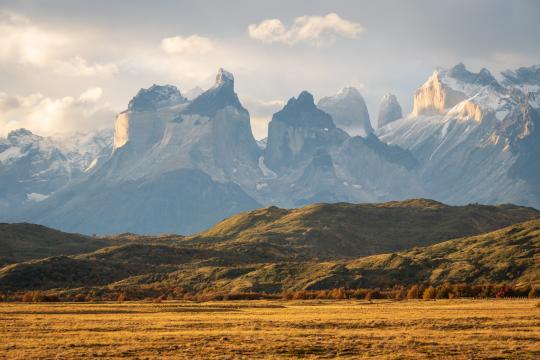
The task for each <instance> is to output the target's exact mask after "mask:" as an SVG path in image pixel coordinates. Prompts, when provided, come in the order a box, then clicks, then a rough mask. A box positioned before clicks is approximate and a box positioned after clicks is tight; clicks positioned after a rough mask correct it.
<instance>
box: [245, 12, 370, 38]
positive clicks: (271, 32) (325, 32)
mask: <svg viewBox="0 0 540 360" xmlns="http://www.w3.org/2000/svg"><path fill="white" fill-rule="evenodd" d="M363 30H364V29H363V27H362V26H361V25H360V24H358V23H355V22H352V21H348V20H345V19H343V18H341V17H340V16H339V15H338V14H336V13H330V14H328V15H326V16H300V17H297V18H295V19H294V22H293V24H292V25H291V26H290V27H289V28H287V27H286V26H285V25H284V24H283V22H282V21H281V20H279V19H268V20H264V21H262V22H261V23H259V24H251V25H249V26H248V33H249V36H250V37H251V38H252V39H255V40H260V41H263V42H266V43H275V42H278V43H284V44H288V45H293V44H296V43H308V44H311V45H317V46H318V45H322V44H326V43H331V42H334V41H335V39H336V36H341V37H345V38H349V39H354V38H356V37H357V36H358V35H359V34H360V32H362V31H363Z"/></svg>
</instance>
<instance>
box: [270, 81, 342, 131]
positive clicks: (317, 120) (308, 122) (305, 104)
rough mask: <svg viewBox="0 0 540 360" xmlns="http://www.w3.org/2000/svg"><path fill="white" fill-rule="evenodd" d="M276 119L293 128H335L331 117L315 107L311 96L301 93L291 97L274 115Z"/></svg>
mask: <svg viewBox="0 0 540 360" xmlns="http://www.w3.org/2000/svg"><path fill="white" fill-rule="evenodd" d="M272 119H276V120H279V121H282V122H285V123H288V124H290V125H293V126H300V127H315V128H327V129H329V128H335V125H334V123H333V121H332V117H331V116H330V115H328V114H327V113H325V112H324V111H322V110H320V109H319V108H317V106H315V100H314V99H313V95H312V94H311V93H309V92H308V91H306V90H304V91H302V92H301V93H300V94H299V95H298V97H292V98H290V99H289V101H287V104H286V105H285V106H284V107H283V109H281V110H280V111H278V112H277V113H275V114H274V116H273V117H272Z"/></svg>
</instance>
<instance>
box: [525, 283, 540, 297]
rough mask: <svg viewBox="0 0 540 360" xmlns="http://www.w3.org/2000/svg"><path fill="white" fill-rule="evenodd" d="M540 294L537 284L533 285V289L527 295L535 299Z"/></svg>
mask: <svg viewBox="0 0 540 360" xmlns="http://www.w3.org/2000/svg"><path fill="white" fill-rule="evenodd" d="M539 296H540V290H539V289H537V288H536V287H535V286H533V287H531V291H529V294H528V295H527V297H528V298H529V299H534V298H537V297H539Z"/></svg>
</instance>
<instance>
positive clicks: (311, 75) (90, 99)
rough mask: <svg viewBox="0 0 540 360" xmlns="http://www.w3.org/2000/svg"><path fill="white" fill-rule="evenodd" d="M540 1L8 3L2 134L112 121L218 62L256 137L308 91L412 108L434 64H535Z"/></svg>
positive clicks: (3, 4) (200, 79)
mask: <svg viewBox="0 0 540 360" xmlns="http://www.w3.org/2000/svg"><path fill="white" fill-rule="evenodd" d="M539 19H540V1H536V0H530V1H527V0H513V1H506V0H452V1H450V0H449V1H431V0H408V1H400V0H396V1H386V0H382V1H381V0H379V1H359V0H356V1H352V0H351V1H340V0H334V1H329V0H327V1H322V0H301V1H291V0H288V1H282V0H272V1H268V0H267V1H255V0H242V1H235V0H229V1H205V0H197V1H158V0H154V1H149V0H148V1H141V0H130V1H128V0H124V1H122V0H118V1H110V0H107V1H105V0H93V1H82V0H79V1H77V0H48V1H39V0H36V1H32V0H21V1H7V0H0V136H5V135H6V134H7V133H8V132H9V131H10V130H13V129H17V128H21V127H26V128H28V129H30V130H31V131H33V132H35V133H37V134H40V135H52V134H56V133H69V132H74V131H79V132H86V131H90V130H93V129H98V128H104V127H113V126H114V119H115V116H116V114H117V113H118V112H120V111H123V110H124V109H126V107H127V103H128V102H129V100H130V99H131V98H132V97H133V96H134V95H135V94H136V93H137V91H138V90H139V89H140V88H146V87H149V86H151V85H152V84H172V85H175V86H177V87H178V88H179V89H180V91H181V92H182V93H189V91H190V90H191V89H193V88H195V87H197V86H199V87H201V88H203V89H205V88H208V87H210V86H211V85H212V83H213V79H214V77H215V74H216V72H217V70H218V69H219V68H220V67H223V68H225V69H227V70H229V71H230V72H232V73H233V74H234V76H235V86H236V92H237V93H238V95H239V97H240V100H241V102H242V104H243V105H244V107H246V108H247V109H248V110H249V112H250V115H251V123H252V129H253V132H254V135H255V137H256V138H263V137H265V136H266V127H267V123H268V121H269V120H270V119H271V116H272V114H273V113H274V112H276V111H278V110H279V109H280V108H281V107H282V106H283V104H284V103H285V102H286V101H287V99H289V98H290V97H292V96H297V95H298V94H299V93H300V92H301V91H302V90H308V91H310V92H311V93H312V94H313V95H314V96H315V98H316V99H319V98H321V97H323V96H328V95H333V94H335V93H337V92H338V91H339V89H340V88H342V87H344V86H355V87H357V88H358V89H359V90H360V92H361V93H362V95H363V96H364V98H365V99H366V102H367V105H368V109H369V112H370V116H371V121H372V123H373V124H374V125H375V122H376V118H377V113H378V104H379V100H380V98H381V97H382V96H383V95H384V94H386V93H389V92H390V93H394V94H396V95H397V97H398V100H399V102H400V103H401V105H402V107H403V110H404V112H405V113H407V112H409V111H410V110H411V108H412V98H413V92H414V90H415V89H416V88H418V87H419V86H421V85H422V83H423V82H424V81H425V80H426V79H427V77H428V76H429V74H431V72H432V71H433V69H434V68H436V67H438V66H440V67H451V66H453V65H455V64H456V63H458V62H463V63H464V64H465V65H466V66H467V68H469V69H471V70H473V71H478V70H480V69H481V68H482V67H485V68H488V69H489V70H490V71H491V72H492V73H493V74H494V75H495V76H497V75H498V73H499V72H500V71H502V70H506V69H514V68H517V67H520V66H530V65H533V64H540V41H539V40H538V35H539V34H540V21H539Z"/></svg>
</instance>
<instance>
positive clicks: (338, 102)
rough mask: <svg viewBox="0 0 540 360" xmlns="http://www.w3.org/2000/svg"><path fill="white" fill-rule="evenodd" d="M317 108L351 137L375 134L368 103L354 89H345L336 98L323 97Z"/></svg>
mask: <svg viewBox="0 0 540 360" xmlns="http://www.w3.org/2000/svg"><path fill="white" fill-rule="evenodd" d="M317 106H318V107H319V108H320V109H322V110H324V111H325V112H327V113H328V114H330V115H331V116H332V119H333V120H334V123H335V124H336V126H337V127H339V128H341V129H343V130H345V131H347V132H348V133H349V134H350V135H360V136H367V135H368V134H370V133H372V132H373V127H372V126H371V121H370V119H369V112H368V109H367V106H366V102H365V101H364V98H363V97H362V95H361V94H360V91H358V89H356V88H354V87H350V86H348V87H344V88H342V89H341V90H340V91H339V92H338V93H337V94H336V95H334V96H327V97H323V98H322V99H321V100H319V103H318V104H317Z"/></svg>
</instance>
